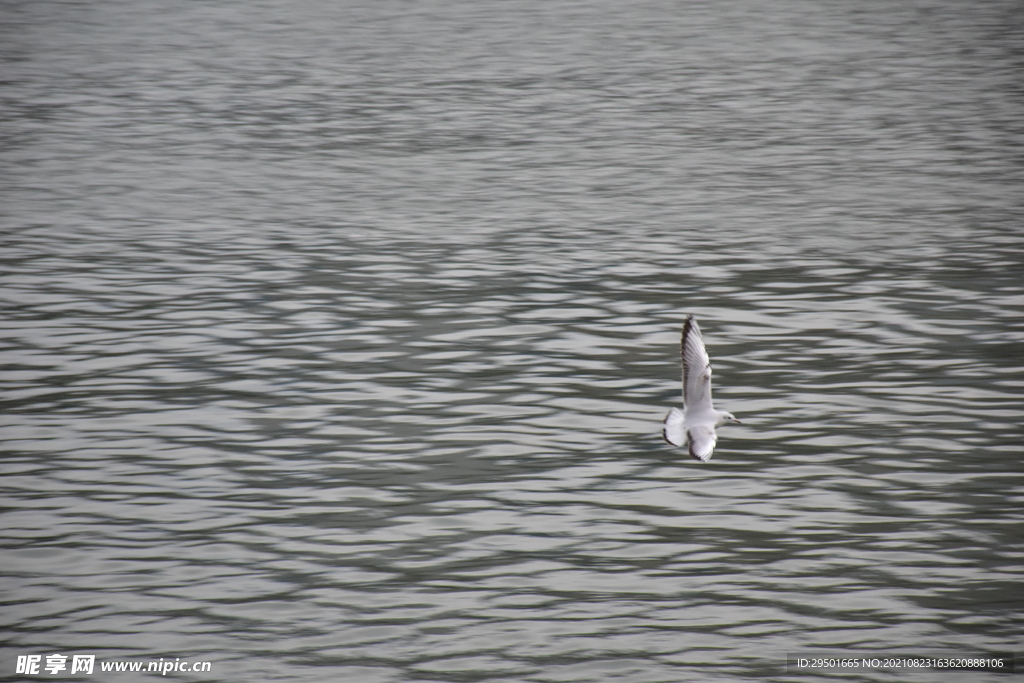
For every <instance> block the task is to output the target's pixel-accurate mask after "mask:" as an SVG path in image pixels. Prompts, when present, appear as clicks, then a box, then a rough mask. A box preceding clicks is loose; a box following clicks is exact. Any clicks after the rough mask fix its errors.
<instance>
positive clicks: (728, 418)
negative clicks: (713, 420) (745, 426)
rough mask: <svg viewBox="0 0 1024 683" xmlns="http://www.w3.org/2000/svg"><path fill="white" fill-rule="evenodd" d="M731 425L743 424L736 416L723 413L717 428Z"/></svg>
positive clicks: (719, 417)
mask: <svg viewBox="0 0 1024 683" xmlns="http://www.w3.org/2000/svg"><path fill="white" fill-rule="evenodd" d="M729 423H733V424H741V423H740V421H739V420H737V419H736V416H735V415H733V414H732V413H725V412H723V413H721V414H720V415H719V416H718V424H716V425H715V426H716V427H718V426H721V425H725V424H729Z"/></svg>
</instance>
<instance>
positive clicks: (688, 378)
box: [682, 315, 714, 457]
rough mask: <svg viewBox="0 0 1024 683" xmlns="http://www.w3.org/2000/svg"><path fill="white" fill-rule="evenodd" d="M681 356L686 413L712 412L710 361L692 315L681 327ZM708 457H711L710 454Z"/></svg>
mask: <svg viewBox="0 0 1024 683" xmlns="http://www.w3.org/2000/svg"><path fill="white" fill-rule="evenodd" d="M682 355H683V403H684V404H685V405H686V410H687V412H690V411H694V412H703V411H704V410H712V406H711V359H710V358H708V352H707V349H705V348H704V339H703V338H702V337H701V336H700V327H698V326H697V321H696V320H695V319H694V317H693V316H692V315H690V316H688V317H687V318H686V324H685V325H683V339H682ZM712 447H714V444H712ZM708 457H711V456H710V452H709V455H708Z"/></svg>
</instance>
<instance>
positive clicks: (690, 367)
mask: <svg viewBox="0 0 1024 683" xmlns="http://www.w3.org/2000/svg"><path fill="white" fill-rule="evenodd" d="M681 346H682V352H683V410H682V411H680V410H679V409H678V408H672V410H670V411H668V415H666V416H665V428H664V429H663V430H662V431H661V433H662V436H664V437H665V441H667V442H669V443H670V444H672V445H673V446H683V445H686V444H689V451H690V455H691V456H693V457H694V458H696V459H697V460H700V461H701V462H707V461H708V460H710V459H711V454H712V453H713V452H714V450H715V443H716V442H717V441H718V435H717V434H716V433H715V427H719V426H721V425H723V424H727V423H729V422H736V423H739V420H737V419H736V418H735V417H733V414H732V413H727V412H725V411H724V410H715V407H714V406H713V405H712V404H711V359H710V358H708V352H707V349H705V348H704V340H703V339H702V338H701V336H700V327H698V326H697V321H696V320H695V319H694V317H693V316H692V315H690V316H687V318H686V324H685V325H683V340H682V344H681Z"/></svg>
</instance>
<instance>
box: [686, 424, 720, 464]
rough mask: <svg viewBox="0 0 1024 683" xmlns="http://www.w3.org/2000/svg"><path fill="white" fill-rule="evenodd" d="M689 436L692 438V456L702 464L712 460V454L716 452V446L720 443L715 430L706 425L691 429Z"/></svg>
mask: <svg viewBox="0 0 1024 683" xmlns="http://www.w3.org/2000/svg"><path fill="white" fill-rule="evenodd" d="M688 436H689V437H690V449H689V450H690V455H691V456H692V457H694V458H696V459H697V460H700V461H701V462H707V461H708V460H710V459H711V454H712V453H714V452H715V444H716V443H717V442H718V434H716V433H715V428H714V427H707V426H704V425H699V426H696V427H690V429H689V430H688Z"/></svg>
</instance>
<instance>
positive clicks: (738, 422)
mask: <svg viewBox="0 0 1024 683" xmlns="http://www.w3.org/2000/svg"><path fill="white" fill-rule="evenodd" d="M732 421H733V422H734V423H736V424H738V425H741V424H743V423H742V422H740V421H739V420H737V419H736V418H735V417H734V418H733V419H732Z"/></svg>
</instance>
